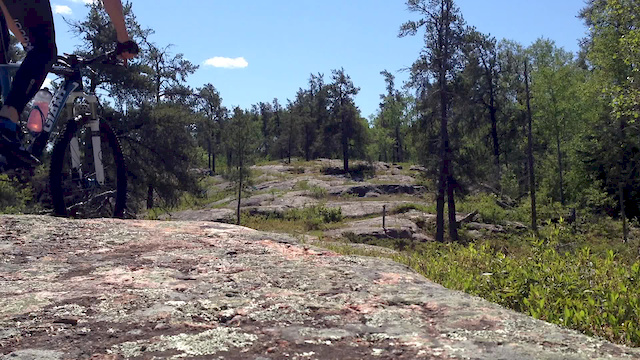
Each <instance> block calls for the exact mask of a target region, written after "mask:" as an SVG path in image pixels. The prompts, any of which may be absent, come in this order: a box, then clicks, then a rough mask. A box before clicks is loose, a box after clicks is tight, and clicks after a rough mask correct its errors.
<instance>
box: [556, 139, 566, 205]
mask: <svg viewBox="0 0 640 360" xmlns="http://www.w3.org/2000/svg"><path fill="white" fill-rule="evenodd" d="M556 146H557V149H558V175H559V177H560V179H559V180H560V184H559V185H560V203H561V204H562V205H563V206H564V203H565V201H564V176H563V172H564V169H563V168H562V150H561V149H560V131H558V130H556Z"/></svg>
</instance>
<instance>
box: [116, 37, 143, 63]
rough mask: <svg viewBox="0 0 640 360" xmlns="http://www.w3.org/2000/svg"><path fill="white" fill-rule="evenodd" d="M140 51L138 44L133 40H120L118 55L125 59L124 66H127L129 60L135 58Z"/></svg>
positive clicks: (117, 48) (117, 47) (117, 49)
mask: <svg viewBox="0 0 640 360" xmlns="http://www.w3.org/2000/svg"><path fill="white" fill-rule="evenodd" d="M139 52H140V48H139V47H138V44H136V43H135V42H133V41H132V40H128V41H125V42H118V45H117V46H116V55H118V57H119V58H121V59H122V60H123V61H124V66H127V60H128V59H132V58H134V57H135V56H136V55H138V53H139Z"/></svg>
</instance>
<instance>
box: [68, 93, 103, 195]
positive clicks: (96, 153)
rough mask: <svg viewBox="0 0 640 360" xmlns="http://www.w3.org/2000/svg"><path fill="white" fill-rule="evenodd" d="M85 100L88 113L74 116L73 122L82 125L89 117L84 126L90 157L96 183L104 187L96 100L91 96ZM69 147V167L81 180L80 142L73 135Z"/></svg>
mask: <svg viewBox="0 0 640 360" xmlns="http://www.w3.org/2000/svg"><path fill="white" fill-rule="evenodd" d="M85 100H87V102H88V104H89V107H90V108H89V109H86V110H88V111H85V113H84V114H80V115H78V116H76V118H75V119H74V120H75V121H76V123H79V124H82V123H83V121H82V119H83V118H85V117H90V119H89V120H88V121H87V122H86V123H85V124H84V126H85V127H86V128H88V129H89V131H90V132H91V147H92V149H93V154H92V155H93V166H94V170H95V179H96V182H97V183H98V184H99V185H104V183H105V175H104V164H103V162H102V139H101V138H100V120H98V117H97V112H96V106H95V105H96V102H97V98H95V96H93V95H89V96H87V95H85ZM83 110H85V109H83ZM78 112H79V111H78ZM69 147H70V151H69V152H70V153H71V167H72V169H73V171H74V172H75V173H76V174H78V175H79V177H80V178H82V177H83V175H84V174H83V173H82V159H81V157H80V154H81V150H80V141H79V140H78V136H77V135H75V136H74V137H73V138H72V139H71V142H70V143H69Z"/></svg>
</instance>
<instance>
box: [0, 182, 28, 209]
mask: <svg viewBox="0 0 640 360" xmlns="http://www.w3.org/2000/svg"><path fill="white" fill-rule="evenodd" d="M32 200H33V194H32V189H31V187H29V186H28V185H27V186H25V185H24V184H23V183H21V182H20V181H18V180H17V179H14V178H9V176H7V175H6V174H0V213H2V214H16V213H21V212H24V211H25V210H27V209H28V206H29V205H30V203H31V201H32Z"/></svg>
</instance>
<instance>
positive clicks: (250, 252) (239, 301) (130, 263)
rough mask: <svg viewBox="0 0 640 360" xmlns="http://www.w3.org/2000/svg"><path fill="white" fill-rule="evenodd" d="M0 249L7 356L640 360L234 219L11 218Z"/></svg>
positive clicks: (396, 269)
mask: <svg viewBox="0 0 640 360" xmlns="http://www.w3.org/2000/svg"><path fill="white" fill-rule="evenodd" d="M0 254H1V257H0V259H1V261H0V359H52V360H53V359H89V358H91V359H164V358H169V359H183V358H186V359H250V360H258V359H260V360H267V359H273V360H275V359H284V358H287V359H598V358H603V359H604V358H607V359H632V358H635V359H638V358H640V350H638V349H630V348H626V347H623V346H617V345H613V344H610V343H608V342H605V341H601V340H598V339H593V338H589V337H587V336H584V335H581V334H579V333H577V332H575V331H570V330H565V329H562V328H559V327H557V326H555V325H550V324H548V323H545V322H542V321H538V320H534V319H532V318H530V317H527V316H525V315H522V314H518V313H515V312H513V311H509V310H506V309H504V308H502V307H500V306H498V305H494V304H491V303H488V302H486V301H484V300H481V299H478V298H475V297H472V296H469V295H466V294H463V293H460V292H455V291H450V290H447V289H445V288H443V287H442V286H440V285H437V284H435V283H433V282H430V281H428V280H427V279H425V278H423V277H422V276H420V275H418V274H416V273H415V272H413V271H411V270H410V269H408V268H406V267H404V266H402V265H399V264H397V263H394V262H392V261H390V260H381V259H376V258H363V257H351V256H339V255H337V254H335V253H333V252H330V251H326V250H322V249H319V248H314V247H310V246H307V245H302V244H299V243H296V241H295V240H293V239H292V238H289V237H286V236H282V235H274V234H267V233H262V232H258V231H255V230H250V229H247V228H243V227H237V226H233V225H225V224H219V223H212V222H153V221H141V220H130V221H121V220H84V221H72V220H64V219H57V218H51V217H42V216H2V217H0Z"/></svg>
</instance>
